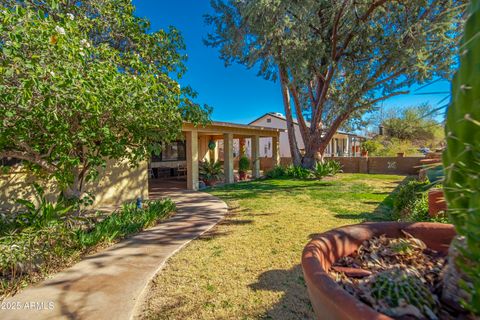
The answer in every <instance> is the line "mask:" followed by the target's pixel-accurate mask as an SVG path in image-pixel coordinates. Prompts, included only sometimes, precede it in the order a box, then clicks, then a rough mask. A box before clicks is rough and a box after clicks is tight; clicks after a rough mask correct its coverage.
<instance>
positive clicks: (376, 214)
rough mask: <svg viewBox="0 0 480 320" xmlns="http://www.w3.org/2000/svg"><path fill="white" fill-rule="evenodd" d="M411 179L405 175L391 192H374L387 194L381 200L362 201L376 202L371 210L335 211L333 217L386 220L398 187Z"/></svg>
mask: <svg viewBox="0 0 480 320" xmlns="http://www.w3.org/2000/svg"><path fill="white" fill-rule="evenodd" d="M410 179H411V177H410V176H406V177H405V179H403V180H401V181H396V182H395V183H398V185H397V186H396V187H395V188H394V190H392V191H391V192H376V193H374V194H388V196H387V197H386V198H385V199H383V201H381V202H380V201H362V203H364V204H378V206H377V207H376V208H375V210H373V212H361V213H337V214H335V215H334V217H335V218H339V219H347V220H352V219H360V220H361V221H362V222H366V221H375V222H376V221H388V220H392V210H393V201H394V199H395V197H396V195H397V193H398V191H399V190H400V188H401V187H402V186H403V185H404V184H405V183H407V182H408V181H409V180H410Z"/></svg>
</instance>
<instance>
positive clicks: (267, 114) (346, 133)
mask: <svg viewBox="0 0 480 320" xmlns="http://www.w3.org/2000/svg"><path fill="white" fill-rule="evenodd" d="M266 116H269V117H274V118H277V119H280V120H283V121H287V119H286V118H285V117H284V116H283V115H282V114H279V113H277V112H268V113H265V114H264V115H262V116H261V117H258V118H257V119H255V120H253V121H251V122H250V123H249V125H251V124H252V123H254V122H257V121H258V120H260V119H262V118H264V117H266ZM293 123H294V124H295V125H297V126H298V125H299V124H298V121H297V119H293ZM305 123H306V124H307V127H310V122H308V121H305ZM337 133H340V134H344V135H347V136H355V137H359V138H365V137H364V136H361V135H358V134H356V133H351V132H346V131H342V130H337Z"/></svg>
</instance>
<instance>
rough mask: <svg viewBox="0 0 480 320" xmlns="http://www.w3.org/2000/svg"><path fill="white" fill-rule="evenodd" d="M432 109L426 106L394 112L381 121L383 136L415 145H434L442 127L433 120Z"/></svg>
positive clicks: (433, 113)
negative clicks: (383, 130) (407, 141)
mask: <svg viewBox="0 0 480 320" xmlns="http://www.w3.org/2000/svg"><path fill="white" fill-rule="evenodd" d="M433 111H434V109H433V108H432V107H431V106H430V105H427V104H422V105H419V106H412V107H408V108H405V109H403V110H401V111H400V112H395V113H394V114H393V115H391V116H388V117H386V118H385V119H384V120H383V123H382V124H383V126H384V129H385V134H386V135H387V136H388V137H390V138H397V139H400V140H409V141H411V142H413V143H414V144H416V145H425V144H427V143H429V142H430V144H435V143H434V140H439V136H438V133H439V131H440V130H442V125H441V124H440V123H438V122H437V121H436V120H435V117H434V116H435V112H433Z"/></svg>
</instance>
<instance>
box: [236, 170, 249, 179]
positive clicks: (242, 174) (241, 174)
mask: <svg viewBox="0 0 480 320" xmlns="http://www.w3.org/2000/svg"><path fill="white" fill-rule="evenodd" d="M238 177H239V179H240V180H246V179H247V173H246V172H244V171H239V172H238Z"/></svg>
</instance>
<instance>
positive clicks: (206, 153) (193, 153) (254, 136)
mask: <svg viewBox="0 0 480 320" xmlns="http://www.w3.org/2000/svg"><path fill="white" fill-rule="evenodd" d="M182 131H183V132H184V134H185V140H186V156H187V157H186V158H187V189H189V190H197V189H198V162H199V161H202V160H210V159H213V160H218V146H217V148H215V150H210V149H209V148H208V143H209V141H212V140H214V141H217V140H223V153H224V154H223V159H224V174H225V183H233V182H234V172H233V159H234V155H233V140H234V139H248V138H249V139H251V155H252V176H253V177H254V178H258V177H260V150H259V149H260V138H271V139H272V155H273V163H274V165H278V164H280V152H279V151H280V150H279V135H280V132H283V130H282V129H275V128H265V127H258V126H250V125H242V124H235V123H228V122H212V123H210V124H209V125H206V126H198V127H195V126H194V125H192V124H191V123H184V124H183V127H182Z"/></svg>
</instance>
